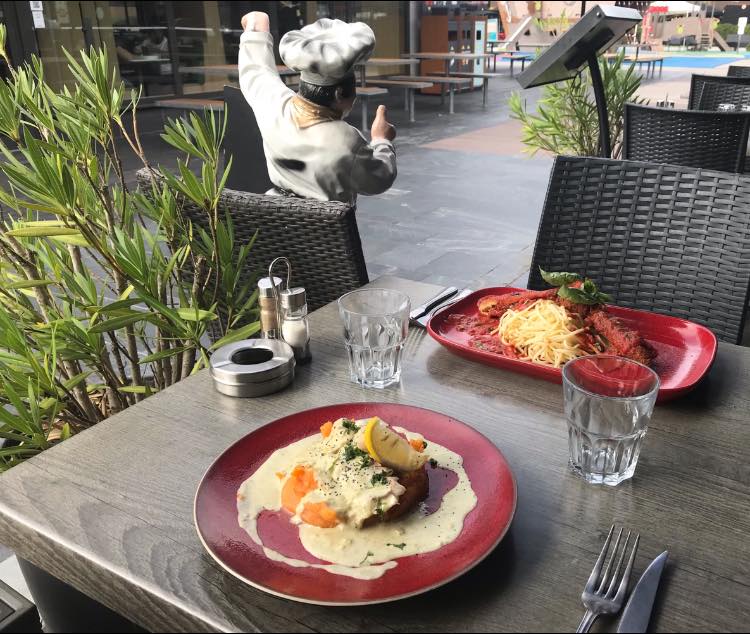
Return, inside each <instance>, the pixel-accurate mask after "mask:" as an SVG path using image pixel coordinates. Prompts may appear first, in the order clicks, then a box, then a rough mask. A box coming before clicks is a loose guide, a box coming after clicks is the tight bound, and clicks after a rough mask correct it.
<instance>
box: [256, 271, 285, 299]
mask: <svg viewBox="0 0 750 634" xmlns="http://www.w3.org/2000/svg"><path fill="white" fill-rule="evenodd" d="M282 284H283V282H282V280H281V278H280V277H275V276H274V278H273V284H272V283H271V278H270V277H261V278H260V279H259V280H258V295H259V296H260V297H273V296H274V294H273V287H274V286H276V288H277V290H279V291H281V285H282Z"/></svg>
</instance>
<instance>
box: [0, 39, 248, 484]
mask: <svg viewBox="0 0 750 634" xmlns="http://www.w3.org/2000/svg"><path fill="white" fill-rule="evenodd" d="M3 40H4V30H3V29H2V28H0V43H1V42H2V41H3ZM66 55H67V57H68V64H69V68H70V72H71V74H72V76H73V78H74V80H75V82H74V84H73V85H71V86H68V87H65V88H63V89H62V90H59V91H55V90H54V89H52V88H51V87H50V86H49V85H48V84H47V83H46V82H45V78H44V68H43V65H42V63H41V62H40V61H39V60H38V59H32V61H31V62H30V63H28V64H26V65H23V66H21V67H18V68H11V70H10V78H9V79H8V80H7V81H3V82H1V83H0V155H1V156H2V160H0V172H1V173H2V175H3V176H4V179H0V180H2V181H3V182H5V184H4V185H1V186H0V204H2V205H3V206H4V207H5V214H4V216H3V221H2V224H0V438H3V439H5V441H6V442H5V446H3V447H2V448H1V449H0V469H2V468H8V467H10V466H13V465H14V464H16V463H18V462H19V461H21V460H23V459H25V458H27V457H28V456H31V455H34V454H35V453H38V452H39V451H42V450H44V449H46V448H47V447H49V446H50V445H51V444H54V443H55V442H59V441H60V440H64V439H65V438H67V437H68V436H70V435H71V434H74V433H76V432H77V431H79V430H82V429H85V428H87V427H89V426H90V425H93V424H95V423H97V422H98V421H101V420H102V419H104V418H106V417H107V416H109V415H111V414H113V413H116V412H119V411H122V410H123V409H125V408H127V407H129V406H130V405H132V404H134V403H136V402H138V401H140V400H142V399H143V398H145V397H147V396H148V395H150V394H152V393H154V392H156V391H158V390H161V389H164V388H165V387H168V386H169V385H171V384H173V383H175V382H176V381H180V380H182V379H184V378H186V377H188V376H190V375H191V374H193V373H195V372H196V371H197V370H199V369H200V368H202V367H205V365H206V363H207V361H208V357H209V355H210V352H211V350H212V349H213V348H215V347H216V346H218V345H221V344H223V343H226V342H229V341H235V340H239V339H242V338H246V337H249V336H251V335H253V334H254V333H255V332H257V331H258V330H259V324H258V322H257V315H258V313H257V307H256V294H255V293H254V292H253V284H252V280H251V281H245V282H243V281H242V279H241V276H240V271H241V270H243V269H244V268H245V267H246V264H247V260H248V258H249V255H250V250H251V248H252V243H251V244H244V245H240V244H237V241H236V239H235V235H234V229H233V226H232V223H231V221H230V219H229V218H224V217H222V215H221V214H220V213H219V193H220V192H221V190H222V188H223V186H224V182H225V181H226V178H227V175H228V171H229V169H230V167H231V166H230V165H227V166H226V168H224V169H222V168H221V166H220V154H219V146H220V144H221V141H222V138H223V135H224V130H225V129H224V123H223V122H222V121H220V120H219V119H217V118H215V117H214V116H213V115H212V114H210V113H205V114H204V115H203V116H197V115H192V116H190V118H189V119H187V120H176V121H169V122H168V123H167V124H166V126H165V130H164V134H163V139H164V140H165V141H166V142H167V143H169V144H170V145H171V146H173V147H174V148H175V149H177V150H178V152H179V153H180V154H181V157H180V159H179V160H178V162H177V169H176V170H175V171H174V172H171V171H169V170H166V169H156V168H155V167H153V166H151V165H150V163H149V162H148V160H147V157H146V156H145V154H144V152H143V146H142V144H141V140H140V137H139V134H138V125H137V118H136V110H137V106H138V101H139V94H137V93H136V92H131V93H130V100H129V101H126V89H125V86H124V84H123V83H122V82H119V81H117V80H116V75H115V73H114V71H112V70H111V66H110V64H109V60H108V57H107V52H106V50H99V51H97V50H93V49H92V50H91V51H89V52H83V53H81V54H80V55H79V56H78V57H77V58H73V57H72V56H71V55H69V54H68V53H66ZM0 56H2V57H5V56H4V53H3V52H0ZM119 139H123V140H124V142H123V141H120V140H119ZM123 146H125V148H127V149H128V151H129V152H130V153H132V154H133V155H134V156H135V157H136V158H137V159H138V160H139V161H140V162H141V163H142V164H143V165H144V166H146V167H147V168H148V169H149V171H150V174H151V175H152V179H151V186H150V187H149V188H146V191H137V190H134V189H132V188H131V187H130V186H129V183H128V182H127V180H126V177H125V173H124V168H123V159H124V157H123V156H122V155H121V153H122V151H123ZM186 204H192V205H197V206H198V208H199V209H200V210H201V212H202V213H204V214H205V222H204V223H201V226H200V227H199V226H197V225H194V224H192V223H191V222H190V220H189V219H188V218H187V216H186V214H185V213H184V208H185V205H186ZM209 327H210V328H211V329H212V330H213V331H214V332H216V333H218V335H217V336H218V337H219V341H217V342H216V343H215V344H213V345H211V344H210V343H209V337H208V336H207V330H208V329H209Z"/></svg>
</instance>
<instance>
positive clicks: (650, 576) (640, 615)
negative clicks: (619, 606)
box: [617, 550, 669, 634]
mask: <svg viewBox="0 0 750 634" xmlns="http://www.w3.org/2000/svg"><path fill="white" fill-rule="evenodd" d="M668 556H669V553H668V552H667V551H666V550H665V551H664V552H663V553H662V554H661V555H659V556H658V557H657V558H656V559H654V560H653V561H652V562H651V563H650V564H649V566H648V568H646V571H645V572H644V573H643V574H642V575H641V578H640V579H638V583H636V584H635V588H633V592H631V593H630V598H629V599H628V603H627V605H626V606H625V609H624V610H623V611H622V618H621V619H620V626H619V627H618V628H617V632H618V634H624V633H625V632H628V633H644V632H647V631H648V623H649V621H650V620H651V610H652V609H653V607H654V599H655V598H656V591H657V590H658V588H659V580H660V579H661V573H662V572H663V571H664V567H665V566H666V564H667V557H668Z"/></svg>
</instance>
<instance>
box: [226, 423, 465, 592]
mask: <svg viewBox="0 0 750 634" xmlns="http://www.w3.org/2000/svg"><path fill="white" fill-rule="evenodd" d="M360 424H361V421H360ZM393 429H394V430H395V431H397V432H399V433H401V434H403V435H404V436H406V437H407V438H409V439H411V438H422V436H420V435H418V434H411V433H409V432H408V431H406V430H404V429H402V428H399V427H394V428H393ZM320 442H321V436H320V434H315V435H313V436H309V437H308V438H303V439H302V440H300V441H298V442H295V443H292V444H291V445H289V446H287V447H283V448H282V449H279V450H277V451H275V452H274V453H273V454H271V456H270V457H269V458H268V460H266V462H264V463H263V465H261V467H260V468H259V469H258V470H257V471H256V472H255V473H254V474H253V475H252V476H251V477H250V478H248V479H247V480H245V482H243V484H242V486H240V489H239V491H238V494H237V510H238V520H239V524H240V526H241V527H242V528H244V529H245V531H247V533H248V534H249V535H250V537H251V539H252V540H253V541H254V542H255V543H256V544H258V545H259V546H261V547H262V548H263V552H264V553H265V555H266V557H268V558H269V559H272V560H274V561H278V562H283V563H286V564H287V565H289V566H293V567H295V568H301V567H312V568H318V569H321V570H326V571H328V572H330V573H332V574H338V575H344V576H348V577H354V578H356V579H363V580H369V579H377V578H379V577H381V576H383V575H384V574H385V573H386V572H387V571H388V570H390V569H392V568H395V567H396V565H397V563H396V562H395V561H393V560H394V559H397V558H399V557H407V556H409V555H418V554H423V553H429V552H433V551H435V550H438V549H439V548H441V547H442V546H445V545H446V544H449V543H451V542H452V541H454V540H455V539H456V538H457V537H458V536H459V535H460V534H461V531H462V529H463V524H464V519H465V518H466V516H467V515H468V514H469V513H470V512H471V510H472V509H473V508H474V507H475V506H476V503H477V497H476V495H475V493H474V490H473V489H472V487H471V482H470V481H469V477H468V475H467V474H466V471H465V470H464V468H463V459H462V458H461V456H459V455H458V454H457V453H455V452H453V451H451V450H450V449H447V448H446V447H443V446H441V445H438V444H437V443H434V442H432V441H430V440H429V439H426V442H427V443H428V446H427V453H428V454H429V456H430V458H433V459H434V460H436V461H437V463H438V465H439V466H440V467H442V468H444V469H448V470H450V471H453V472H454V473H455V474H456V475H457V476H458V481H457V483H456V486H455V487H453V488H452V489H451V490H450V491H448V492H447V493H445V495H444V496H443V499H442V501H441V504H440V507H439V508H438V509H437V510H436V511H435V512H433V513H432V514H429V515H426V513H425V511H424V508H423V507H422V506H421V505H420V507H418V508H417V509H415V510H414V511H412V512H411V513H409V514H407V515H406V516H405V517H402V518H401V519H399V520H396V521H393V522H383V523H378V524H376V525H374V526H371V527H368V528H356V527H355V526H353V525H349V524H343V523H342V524H339V525H338V526H336V527H335V528H318V527H317V526H311V525H309V524H304V523H303V524H299V536H300V541H301V543H302V546H303V547H304V548H305V550H306V551H307V552H308V553H310V554H311V555H313V556H314V557H316V558H317V559H320V560H322V561H325V562H329V563H325V564H314V563H309V562H306V561H302V560H299V559H293V558H290V557H286V556H285V555H283V554H282V553H280V552H277V551H275V550H273V549H271V548H269V547H267V546H265V545H264V544H263V541H262V540H261V538H260V535H259V534H258V516H259V515H260V514H261V513H262V512H263V511H279V510H280V509H281V487H282V484H283V482H282V481H281V480H280V479H279V477H278V476H277V473H280V472H288V471H289V470H290V469H292V468H293V467H294V466H295V465H297V464H300V462H301V460H303V459H304V458H305V457H308V456H309V455H310V452H311V450H314V449H315V446H316V445H318V444H319V443H320ZM427 468H428V469H429V468H430V467H429V466H428V467H427ZM290 519H291V518H290Z"/></svg>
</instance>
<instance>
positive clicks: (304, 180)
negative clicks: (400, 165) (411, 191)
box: [235, 11, 396, 203]
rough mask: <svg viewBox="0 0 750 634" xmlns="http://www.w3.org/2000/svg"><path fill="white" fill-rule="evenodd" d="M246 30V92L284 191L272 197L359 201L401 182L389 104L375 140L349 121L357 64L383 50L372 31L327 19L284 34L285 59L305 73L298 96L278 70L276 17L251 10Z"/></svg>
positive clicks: (242, 65) (273, 174) (271, 169)
mask: <svg viewBox="0 0 750 634" xmlns="http://www.w3.org/2000/svg"><path fill="white" fill-rule="evenodd" d="M242 27H243V29H244V31H245V32H244V33H243V34H242V37H241V38H240V54H239V76H240V88H241V89H242V93H243V95H244V96H245V99H246V100H247V102H248V103H249V104H250V106H251V107H252V109H253V112H254V113H255V118H256V119H257V121H258V127H259V128H260V132H261V134H262V135H263V148H264V150H265V154H266V162H267V163H268V174H269V176H270V178H271V182H272V183H273V184H274V185H275V186H276V187H275V191H274V190H272V192H271V193H278V194H286V195H297V196H301V197H304V198H315V199H317V200H339V201H343V202H349V203H353V202H355V201H356V199H357V194H370V195H371V194H379V193H381V192H384V191H385V190H387V189H388V188H389V187H390V186H391V185H392V184H393V181H394V180H395V178H396V154H395V152H394V149H393V143H392V141H393V139H394V138H395V136H396V130H395V128H394V127H393V126H392V125H390V124H389V123H388V121H387V120H386V112H385V106H380V107H379V108H378V111H377V114H376V116H375V120H374V122H373V124H372V140H371V141H370V142H369V143H368V142H367V140H366V139H365V138H364V136H362V134H361V133H360V132H359V130H357V129H356V128H354V127H352V126H350V125H349V124H348V123H346V122H345V121H344V118H345V117H346V115H347V114H349V112H350V111H351V109H352V106H353V105H354V100H355V98H356V80H355V76H354V66H355V65H356V64H357V63H359V62H364V61H365V60H367V58H368V57H369V56H370V54H371V53H372V50H373V48H374V47H375V35H374V33H373V32H372V29H371V28H370V27H369V26H367V25H366V24H363V23H361V22H358V23H355V24H347V23H346V22H342V21H341V20H329V19H325V18H324V19H322V20H318V21H317V22H315V24H310V25H308V26H306V27H304V28H302V29H300V30H298V31H290V32H289V33H287V34H286V35H284V37H283V38H281V43H280V44H279V53H280V55H281V59H282V60H283V61H284V63H285V64H286V65H287V66H289V68H292V69H294V70H296V71H299V73H300V84H299V91H298V92H297V93H295V92H294V91H292V90H291V89H290V88H289V87H287V86H286V84H284V82H283V81H282V80H281V77H279V73H278V71H277V69H276V61H275V59H274V54H273V38H272V37H271V33H270V25H269V20H268V15H266V14H265V13H261V12H258V11H254V12H252V13H248V14H247V15H246V16H245V17H244V18H242ZM238 168H240V169H241V167H240V166H235V169H238Z"/></svg>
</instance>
